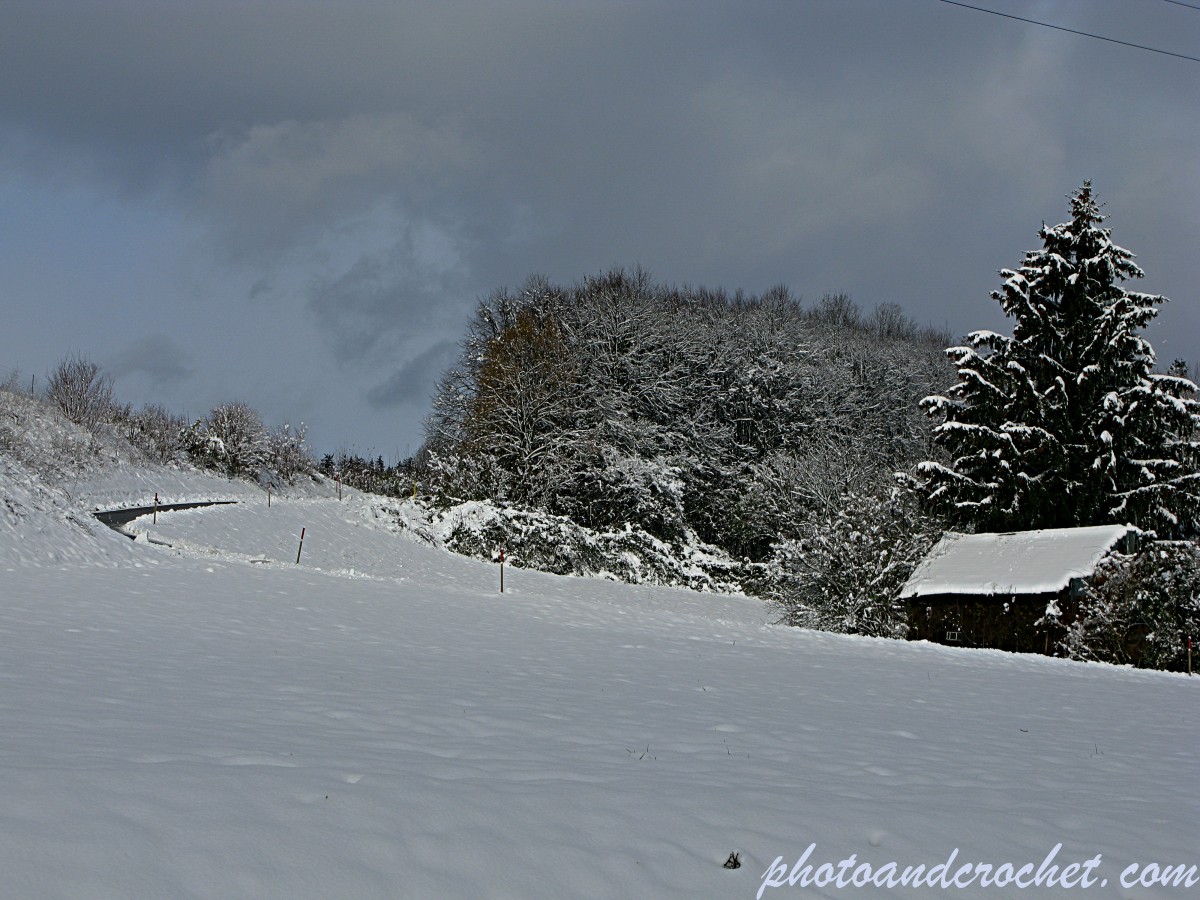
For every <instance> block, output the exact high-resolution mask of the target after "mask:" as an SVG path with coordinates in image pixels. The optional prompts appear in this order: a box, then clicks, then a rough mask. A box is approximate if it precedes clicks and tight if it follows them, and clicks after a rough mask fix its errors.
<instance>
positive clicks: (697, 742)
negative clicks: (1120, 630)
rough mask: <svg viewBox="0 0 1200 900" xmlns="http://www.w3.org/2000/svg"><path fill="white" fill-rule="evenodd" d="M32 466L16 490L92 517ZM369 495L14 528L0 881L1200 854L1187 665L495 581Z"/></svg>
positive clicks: (12, 889) (669, 879)
mask: <svg viewBox="0 0 1200 900" xmlns="http://www.w3.org/2000/svg"><path fill="white" fill-rule="evenodd" d="M4 462H5V463H6V464H7V465H9V466H12V465H15V463H13V462H12V461H11V460H10V459H5V460H4ZM5 471H6V472H11V471H16V470H15V469H8V470H5ZM25 474H26V475H28V474H29V473H28V472H27V471H26V473H25ZM143 474H144V473H143ZM196 477H198V478H199V477H201V476H196ZM105 478H107V479H109V481H108V485H109V486H108V487H104V486H103V485H100V484H99V483H98V482H97V483H86V479H84V480H81V483H80V485H79V486H78V494H79V495H80V496H87V497H89V498H92V500H97V499H105V496H106V492H107V493H108V496H110V497H111V495H112V494H113V493H115V492H117V491H118V490H124V488H120V487H119V484H120V483H122V482H121V477H120V475H119V473H115V474H114V473H113V472H109V473H108V474H107V475H106V476H105ZM220 482H221V480H220V479H214V480H213V483H212V485H211V486H212V487H213V489H214V490H215V489H216V488H218V487H219V484H220ZM20 485H21V482H19V480H18V479H17V478H16V477H15V476H13V475H11V474H8V475H6V476H5V477H3V478H0V492H2V502H3V503H6V504H11V503H13V502H17V501H19V502H20V503H21V504H22V506H23V507H24V508H26V509H28V510H31V511H32V512H31V515H33V514H34V513H36V515H39V516H45V517H47V520H48V521H50V522H58V523H60V524H61V523H62V522H63V519H62V517H61V515H60V513H61V512H62V510H65V509H67V508H68V507H69V508H70V514H71V515H77V514H78V513H79V511H80V507H78V506H74V507H72V506H71V503H72V501H71V500H70V499H69V498H68V499H66V500H63V501H62V502H63V504H64V506H62V507H61V508H60V507H58V506H56V505H55V504H56V502H57V501H56V500H55V499H54V498H53V497H49V496H48V495H45V494H43V493H40V492H39V491H38V490H36V489H35V488H36V485H32V486H31V485H27V486H26V487H24V488H21V487H20ZM114 485H118V486H114ZM20 490H24V491H25V493H24V494H21V493H19V491H20ZM348 496H349V495H348ZM172 499H178V498H172ZM246 499H249V498H246ZM372 509H373V506H372V504H371V502H370V501H369V500H367V499H365V498H361V497H357V496H354V497H353V499H347V500H346V501H345V502H342V503H339V502H338V501H337V500H335V499H319V498H296V499H285V500H282V501H281V500H274V501H273V502H272V506H271V508H270V509H268V508H267V507H266V504H265V502H263V499H262V498H255V500H254V502H253V503H243V504H241V505H239V506H235V507H220V508H213V509H208V510H194V511H188V512H179V513H170V514H163V515H160V516H159V519H158V522H157V523H156V524H151V523H149V522H147V520H146V519H141V520H138V521H137V522H135V523H134V526H133V530H134V531H135V532H137V533H139V534H140V535H143V536H144V538H149V537H153V538H154V539H155V540H156V541H161V542H165V543H169V544H173V545H174V546H173V547H167V546H162V545H160V544H152V543H150V542H149V541H148V540H146V539H140V540H137V541H129V540H128V539H126V538H123V537H120V536H117V535H115V534H113V533H107V534H105V533H103V532H97V531H96V530H95V529H94V528H92V529H84V528H82V527H79V526H77V525H73V524H69V523H68V524H64V525H62V527H61V528H58V527H57V526H56V527H55V528H49V527H47V528H46V529H43V530H41V531H37V530H31V528H30V526H29V525H28V524H22V523H27V522H28V521H30V518H29V517H26V518H25V519H23V520H21V521H19V522H17V523H16V524H13V525H10V526H9V527H5V528H3V529H0V569H2V571H0V707H2V709H3V723H4V727H3V728H2V729H0V778H2V780H3V784H4V786H5V789H4V790H3V791H0V896H6V897H9V896H11V897H18V896H19V897H23V898H50V897H54V898H67V897H78V898H88V900H94V898H104V897H114V898H115V897H122V898H125V897H134V896H136V897H139V898H158V897H162V898H168V897H169V898H181V897H194V898H229V897H256V898H286V900H303V898H329V897H356V898H372V897H379V898H384V897H387V898H395V897H413V898H433V897H437V898H450V900H453V898H464V900H465V898H471V900H476V898H562V897H596V898H602V897H603V898H607V897H639V898H674V897H696V898H729V897H744V898H749V897H753V896H755V895H756V893H758V892H759V890H760V887H761V886H762V885H763V875H764V873H765V872H766V871H767V870H768V868H769V867H770V866H771V865H772V862H773V860H775V859H776V858H777V857H783V859H784V860H785V861H786V862H787V864H788V865H789V866H790V864H791V863H793V862H794V861H795V860H796V859H797V857H799V856H800V855H801V854H802V853H803V851H804V849H805V848H806V847H807V846H808V845H809V844H810V843H815V844H816V848H815V850H814V851H813V853H812V855H811V857H810V860H809V861H810V862H815V863H818V864H819V863H824V862H829V863H831V864H832V865H833V866H835V867H836V866H837V864H838V863H839V861H841V860H843V859H847V858H849V857H850V856H851V854H854V855H855V863H854V865H855V866H857V865H859V864H861V863H867V864H869V865H870V866H872V868H873V869H877V868H879V867H881V866H883V865H884V864H886V863H888V862H890V861H893V860H894V861H897V862H898V863H899V864H900V867H901V869H902V868H903V867H904V866H905V865H913V866H915V865H918V864H924V865H925V866H927V867H928V866H933V865H937V864H941V863H944V862H945V861H946V859H947V857H948V856H949V855H950V854H951V853H952V851H954V850H955V849H957V851H958V855H957V857H956V860H955V863H954V866H955V868H956V869H957V868H958V867H959V866H960V865H961V864H963V863H966V862H985V863H989V864H992V865H1000V864H1002V863H1006V862H1011V863H1014V864H1016V865H1017V866H1020V865H1021V864H1023V863H1026V862H1032V863H1033V864H1034V866H1035V867H1036V866H1037V864H1039V863H1040V862H1041V861H1042V860H1043V858H1044V857H1045V856H1046V855H1047V854H1048V853H1049V852H1050V851H1051V849H1052V848H1053V847H1054V846H1055V845H1056V844H1059V843H1061V844H1062V848H1061V850H1060V851H1059V854H1058V859H1057V860H1056V861H1055V863H1054V864H1056V865H1057V864H1063V863H1082V862H1085V861H1087V860H1091V859H1093V858H1094V857H1095V856H1096V855H1097V854H1100V855H1101V859H1100V861H1099V864H1098V866H1097V868H1096V869H1095V871H1094V873H1093V874H1094V877H1095V878H1096V879H1097V881H1096V883H1095V884H1094V886H1093V887H1092V888H1091V893H1090V894H1089V896H1098V897H1132V896H1137V897H1148V896H1151V897H1152V896H1162V897H1167V896H1180V895H1181V892H1183V891H1184V890H1185V889H1184V888H1183V887H1171V888H1164V887H1158V888H1153V889H1149V888H1141V887H1138V888H1136V889H1135V890H1132V891H1131V890H1128V889H1124V888H1122V887H1121V886H1120V877H1121V874H1120V873H1121V872H1122V870H1124V869H1125V868H1126V867H1127V866H1129V865H1130V864H1134V863H1137V864H1140V865H1145V864H1148V863H1156V864H1160V865H1161V864H1176V863H1186V864H1188V865H1192V864H1195V863H1200V858H1198V854H1197V850H1196V845H1195V828H1196V824H1197V822H1200V800H1198V799H1197V797H1196V794H1195V791H1194V790H1191V787H1192V786H1193V782H1194V779H1195V774H1196V771H1197V767H1196V754H1195V749H1194V747H1195V740H1194V734H1195V728H1196V724H1197V723H1196V711H1197V709H1200V706H1198V704H1197V693H1196V690H1197V686H1198V683H1197V681H1194V680H1189V679H1188V678H1187V677H1186V676H1179V675H1170V674H1163V673H1157V672H1145V671H1133V670H1127V669H1117V668H1112V667H1106V666H1099V665H1082V664H1077V663H1070V662H1065V661H1061V660H1053V659H1045V658H1038V657H1028V656H1011V655H1007V654H1003V653H998V652H986V651H984V652H979V651H974V652H973V651H965V650H956V649H951V648H943V647H935V646H930V645H925V644H909V643H903V642H893V641H882V640H871V639H865V638H852V637H844V636H838V635H830V634H821V633H815V632H809V631H805V630H802V629H792V628H782V627H775V626H771V625H768V624H766V618H767V617H766V615H765V614H764V611H763V608H762V606H761V604H759V603H758V602H757V601H753V600H750V599H746V598H740V597H731V596H721V595H712V594H695V593H689V592H686V591H678V590H671V589H666V588H650V587H637V586H628V585H621V584H616V583H613V582H608V581H602V580H595V579H581V578H566V577H556V576H551V575H546V574H542V573H537V572H531V571H528V570H520V571H516V572H508V573H506V584H505V588H506V590H505V593H504V594H503V595H501V594H500V593H498V591H497V581H498V578H497V576H498V571H497V567H496V566H494V565H490V564H487V563H483V562H478V561H473V560H469V559H465V558H462V557H456V556H453V555H451V554H447V553H444V552H443V551H440V550H437V549H435V548H433V547H430V546H426V545H422V544H421V543H419V542H417V541H414V540H412V539H410V538H409V537H406V536H404V535H402V534H396V533H393V531H392V530H390V529H392V528H393V527H394V526H393V525H390V524H389V522H388V521H387V520H383V519H377V518H376V517H375V514H374V512H372ZM300 528H305V529H306V531H305V544H304V551H303V554H302V556H301V562H300V564H299V565H297V564H296V563H295V552H296V549H297V541H298V537H299V530H300ZM31 542H32V543H33V544H37V545H38V546H50V545H53V546H55V547H57V548H58V550H59V553H58V555H57V557H51V556H46V555H39V554H35V553H30V552H28V550H22V549H21V548H22V547H23V546H24V547H27V546H28V545H29V544H30V543H31ZM733 851H737V852H738V853H739V854H740V859H741V862H742V866H741V868H739V869H732V870H731V869H724V868H722V863H723V862H724V861H725V859H726V858H727V857H728V856H729V854H730V853H731V852H733ZM1100 879H1104V880H1105V881H1106V882H1107V883H1106V884H1105V886H1103V887H1101V884H1100ZM773 880H775V881H779V880H780V879H779V877H778V871H777V870H776V876H775V877H774V879H773ZM871 890H873V889H870V888H868V889H866V891H865V892H864V894H869V893H870V892H871ZM934 890H935V888H932V887H924V886H923V887H921V888H913V887H908V888H904V887H896V888H895V889H894V891H895V893H896V895H897V896H918V895H928V893H929V892H931V891H934ZM1043 891H1044V892H1048V889H1046V888H1043ZM840 893H841V892H840V891H838V890H837V888H836V887H835V884H829V885H827V886H826V887H824V888H816V887H809V888H807V890H805V889H803V888H801V887H799V886H797V887H794V888H793V887H789V886H787V882H786V881H783V884H782V886H779V887H771V886H767V887H766V890H765V892H764V893H763V896H765V897H772V896H788V895H794V896H798V897H799V896H836V895H839V894H840ZM969 894H971V891H967V892H964V895H969ZM1038 896H1040V894H1038Z"/></svg>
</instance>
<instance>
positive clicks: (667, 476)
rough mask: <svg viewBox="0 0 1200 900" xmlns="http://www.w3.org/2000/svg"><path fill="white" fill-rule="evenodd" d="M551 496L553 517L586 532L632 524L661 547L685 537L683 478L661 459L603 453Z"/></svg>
mask: <svg viewBox="0 0 1200 900" xmlns="http://www.w3.org/2000/svg"><path fill="white" fill-rule="evenodd" d="M553 496H554V499H553V502H552V506H553V507H554V509H555V511H556V512H560V513H563V514H565V515H568V516H570V517H571V518H572V519H574V520H575V521H576V522H579V523H582V524H584V525H586V526H587V527H590V528H598V529H603V530H607V529H613V528H622V527H624V526H625V525H626V524H632V525H636V526H638V527H639V528H640V529H641V530H644V531H646V532H648V533H649V534H652V535H654V536H655V537H656V538H659V539H660V540H664V541H672V540H680V539H682V538H683V536H684V534H685V533H686V532H687V522H686V520H685V511H684V483H683V479H682V477H681V472H680V469H679V467H678V466H672V465H670V464H669V463H668V462H667V461H665V460H663V459H641V458H639V457H636V456H625V455H623V454H621V453H619V452H617V451H616V450H614V449H613V448H610V447H605V448H603V449H602V450H601V452H600V453H599V454H597V458H596V459H595V460H594V462H593V464H592V465H591V466H588V467H580V468H578V469H576V471H575V473H574V478H573V479H572V480H570V481H569V482H566V483H564V484H562V485H559V486H558V489H557V490H556V491H555V492H554V495H553Z"/></svg>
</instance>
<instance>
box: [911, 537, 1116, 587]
mask: <svg viewBox="0 0 1200 900" xmlns="http://www.w3.org/2000/svg"><path fill="white" fill-rule="evenodd" d="M1126 531H1127V529H1126V527H1125V526H1124V525H1095V526H1090V527H1086V528H1043V529H1041V530H1038V531H1013V532H1007V533H1002V534H958V533H955V532H949V533H947V534H945V535H944V536H943V537H942V538H941V540H939V541H938V542H937V544H935V545H934V547H933V549H932V550H930V551H929V553H928V555H926V557H925V559H923V560H922V561H921V563H920V564H919V565H918V566H917V567H916V569H914V570H913V573H912V576H911V577H910V578H909V579H908V582H907V583H906V584H905V585H904V587H903V588H902V589H901V591H900V596H901V597H902V598H907V597H929V596H932V595H934V594H1001V595H1011V594H1045V593H1056V592H1058V591H1061V590H1062V589H1063V588H1065V587H1067V586H1068V585H1069V584H1070V583H1071V579H1072V578H1087V577H1089V576H1090V575H1091V574H1092V572H1093V571H1094V570H1095V568H1096V563H1098V562H1099V561H1100V559H1101V558H1102V557H1103V556H1104V554H1106V553H1107V552H1108V551H1109V550H1110V549H1112V547H1113V546H1114V545H1115V544H1116V543H1117V541H1119V540H1121V538H1123V537H1125V533H1126Z"/></svg>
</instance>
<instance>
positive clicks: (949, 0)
mask: <svg viewBox="0 0 1200 900" xmlns="http://www.w3.org/2000/svg"><path fill="white" fill-rule="evenodd" d="M941 2H942V3H949V4H950V5H951V6H961V7H962V8H963V9H973V10H975V11H976V12H983V13H991V14H992V15H993V16H1003V17H1004V18H1006V19H1016V20H1017V21H1018V22H1028V23H1029V24H1030V25H1041V26H1042V27H1043V28H1053V29H1054V30H1055V31H1066V32H1068V33H1070V34H1078V35H1081V36H1082V37H1090V38H1095V39H1096V40H1098V41H1108V42H1109V43H1110V44H1121V45H1122V46H1124V47H1135V48H1137V49H1138V50H1149V51H1150V52H1151V53H1161V54H1162V55H1163V56H1174V57H1176V58H1177V59H1187V60H1191V61H1192V62H1200V58H1197V57H1195V56H1184V55H1183V54H1182V53H1172V52H1171V51H1170V50H1159V49H1158V48H1157V47H1147V46H1145V45H1143V44H1131V43H1130V42H1129V41H1118V40H1117V39H1116V38H1110V37H1104V35H1101V34H1089V33H1088V32H1086V31H1076V30H1075V29H1074V28H1063V27H1062V26H1061V25H1051V24H1050V23H1049V22H1038V21H1036V20H1034V19H1025V18H1022V17H1021V16H1013V15H1009V14H1008V13H1002V12H997V11H996V10H994V9H984V8H983V7H982V6H971V5H970V4H969V3H959V2H957V0H941ZM1168 2H1170V3H1178V2H1179V0H1168ZM1179 5H1180V6H1190V4H1188V3H1180V4H1179ZM1192 8H1193V9H1200V7H1192Z"/></svg>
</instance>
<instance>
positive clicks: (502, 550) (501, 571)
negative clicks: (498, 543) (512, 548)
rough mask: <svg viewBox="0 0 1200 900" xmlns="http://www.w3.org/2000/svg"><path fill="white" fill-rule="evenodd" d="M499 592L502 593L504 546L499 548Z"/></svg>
mask: <svg viewBox="0 0 1200 900" xmlns="http://www.w3.org/2000/svg"><path fill="white" fill-rule="evenodd" d="M500 593H502V594H503V593H504V548H503V547H501V548H500Z"/></svg>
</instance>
